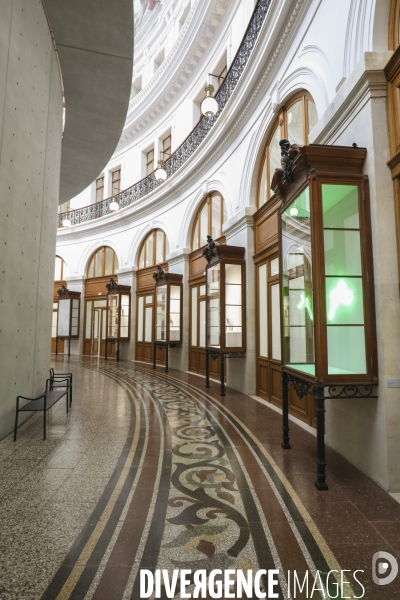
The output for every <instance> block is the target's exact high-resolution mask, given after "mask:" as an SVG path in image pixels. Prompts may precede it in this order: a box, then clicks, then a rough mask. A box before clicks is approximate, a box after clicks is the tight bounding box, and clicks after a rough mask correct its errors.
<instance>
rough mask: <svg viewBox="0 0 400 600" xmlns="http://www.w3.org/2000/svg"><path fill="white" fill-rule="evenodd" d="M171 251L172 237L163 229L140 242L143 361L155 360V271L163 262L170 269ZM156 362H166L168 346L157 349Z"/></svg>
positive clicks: (139, 320)
mask: <svg viewBox="0 0 400 600" xmlns="http://www.w3.org/2000/svg"><path fill="white" fill-rule="evenodd" d="M168 254H169V244H168V238H167V236H166V235H165V233H164V231H163V230H162V229H153V230H152V231H150V232H149V233H148V234H147V235H146V237H145V238H144V240H143V241H142V243H141V245H140V250H139V261H138V266H139V270H138V272H137V314H136V359H137V360H140V361H143V362H152V361H153V352H154V335H155V331H154V327H155V324H154V319H155V292H154V279H153V274H154V272H155V267H156V265H161V266H162V268H163V270H164V271H165V272H167V270H168V264H167V263H166V258H167V255H168ZM156 362H157V363H159V364H165V349H159V348H158V349H157V351H156Z"/></svg>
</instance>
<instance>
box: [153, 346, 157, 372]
mask: <svg viewBox="0 0 400 600" xmlns="http://www.w3.org/2000/svg"><path fill="white" fill-rule="evenodd" d="M156 351H157V346H156V343H155V342H154V344H153V369H155V368H156Z"/></svg>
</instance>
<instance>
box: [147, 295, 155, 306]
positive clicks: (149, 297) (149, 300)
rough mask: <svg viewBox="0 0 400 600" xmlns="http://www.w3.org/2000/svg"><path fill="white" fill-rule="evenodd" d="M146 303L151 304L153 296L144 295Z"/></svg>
mask: <svg viewBox="0 0 400 600" xmlns="http://www.w3.org/2000/svg"><path fill="white" fill-rule="evenodd" d="M146 304H153V296H146Z"/></svg>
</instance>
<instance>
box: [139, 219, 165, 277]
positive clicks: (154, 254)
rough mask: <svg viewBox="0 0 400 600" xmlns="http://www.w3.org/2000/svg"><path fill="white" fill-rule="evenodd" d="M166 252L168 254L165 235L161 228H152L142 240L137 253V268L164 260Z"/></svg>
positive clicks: (151, 265) (143, 267)
mask: <svg viewBox="0 0 400 600" xmlns="http://www.w3.org/2000/svg"><path fill="white" fill-rule="evenodd" d="M167 254H169V245H168V240H167V236H166V235H165V233H164V232H163V231H162V229H153V231H150V233H149V234H148V235H147V237H146V238H145V239H144V240H143V242H142V247H141V250H140V253H139V269H145V268H146V267H153V266H154V265H159V264H161V263H163V262H165V261H166V259H167Z"/></svg>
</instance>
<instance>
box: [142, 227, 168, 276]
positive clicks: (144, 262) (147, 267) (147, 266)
mask: <svg viewBox="0 0 400 600" xmlns="http://www.w3.org/2000/svg"><path fill="white" fill-rule="evenodd" d="M158 231H161V233H162V234H163V235H164V244H163V246H164V247H163V260H162V262H161V264H163V263H165V262H166V260H167V234H166V233H165V231H164V230H163V229H160V228H159V227H157V228H156V229H152V230H151V231H150V232H149V233H148V234H147V235H146V237H145V238H144V240H143V241H142V243H141V244H140V250H139V255H138V256H139V259H138V267H139V269H149V268H150V267H155V266H156V265H157V264H160V263H159V262H157V260H156V259H157V232H158ZM150 236H153V263H152V264H151V265H146V259H147V240H148V239H149V237H150ZM142 252H143V267H141V266H140V262H141V257H142Z"/></svg>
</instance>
